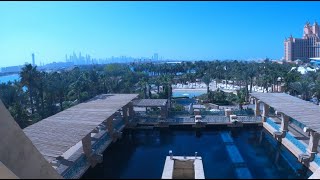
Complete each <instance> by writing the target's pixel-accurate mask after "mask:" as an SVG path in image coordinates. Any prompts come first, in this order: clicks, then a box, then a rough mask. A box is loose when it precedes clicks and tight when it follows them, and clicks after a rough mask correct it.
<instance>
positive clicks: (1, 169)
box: [0, 161, 19, 179]
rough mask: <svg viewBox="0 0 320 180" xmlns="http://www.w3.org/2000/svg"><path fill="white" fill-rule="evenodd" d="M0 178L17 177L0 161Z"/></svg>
mask: <svg viewBox="0 0 320 180" xmlns="http://www.w3.org/2000/svg"><path fill="white" fill-rule="evenodd" d="M0 179H19V178H18V177H17V176H16V175H15V174H14V173H13V172H12V171H10V169H8V168H7V166H5V165H4V164H2V163H1V161H0Z"/></svg>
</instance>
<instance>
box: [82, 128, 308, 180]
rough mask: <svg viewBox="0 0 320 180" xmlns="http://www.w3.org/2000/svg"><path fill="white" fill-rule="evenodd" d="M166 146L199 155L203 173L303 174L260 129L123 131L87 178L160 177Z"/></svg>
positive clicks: (285, 176) (288, 176) (238, 175)
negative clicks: (119, 138)
mask: <svg viewBox="0 0 320 180" xmlns="http://www.w3.org/2000/svg"><path fill="white" fill-rule="evenodd" d="M169 150H172V151H173V155H177V156H184V155H186V156H194V154H195V152H198V156H201V157H202V159H203V167H204V173H205V178H209V179H210V178H215V179H218V178H222V179H226V178H235V179H239V178H263V179H268V178H269V179H271V178H272V179H274V178H280V179H297V178H304V179H306V178H308V177H309V176H310V175H311V171H310V170H308V169H307V168H306V167H305V166H303V165H301V164H300V163H299V162H298V160H297V158H296V157H294V155H293V154H291V153H290V152H289V151H288V150H287V149H286V148H285V147H284V146H282V145H279V144H278V143H277V142H276V141H275V140H274V139H273V137H272V136H271V135H270V134H269V133H268V132H266V131H265V130H264V129H262V128H258V129H257V128H243V129H233V130H232V129H203V130H201V131H197V130H194V129H185V130H182V129H171V128H170V129H166V130H159V129H154V130H126V131H124V133H123V137H122V139H121V140H119V141H117V142H116V143H113V144H111V146H110V147H109V148H108V149H107V150H106V151H105V152H104V160H103V163H102V164H98V165H97V166H96V167H95V168H89V170H88V171H87V172H86V173H85V174H84V176H83V177H82V178H83V179H87V178H142V179H145V178H152V179H155V178H156V179H160V178H161V175H162V171H163V167H164V162H165V158H166V156H168V152H169Z"/></svg>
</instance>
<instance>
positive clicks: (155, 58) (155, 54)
mask: <svg viewBox="0 0 320 180" xmlns="http://www.w3.org/2000/svg"><path fill="white" fill-rule="evenodd" d="M153 60H155V61H158V60H159V55H158V53H154V55H153Z"/></svg>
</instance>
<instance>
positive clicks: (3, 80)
mask: <svg viewBox="0 0 320 180" xmlns="http://www.w3.org/2000/svg"><path fill="white" fill-rule="evenodd" d="M19 79H20V77H19V74H13V75H9V76H0V83H7V82H9V81H12V82H13V81H14V80H19Z"/></svg>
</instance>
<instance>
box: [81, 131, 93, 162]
mask: <svg viewBox="0 0 320 180" xmlns="http://www.w3.org/2000/svg"><path fill="white" fill-rule="evenodd" d="M82 148H83V152H84V154H85V155H86V156H87V157H88V158H90V156H91V154H92V146H91V133H89V134H87V135H86V136H85V137H84V138H83V139H82Z"/></svg>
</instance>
